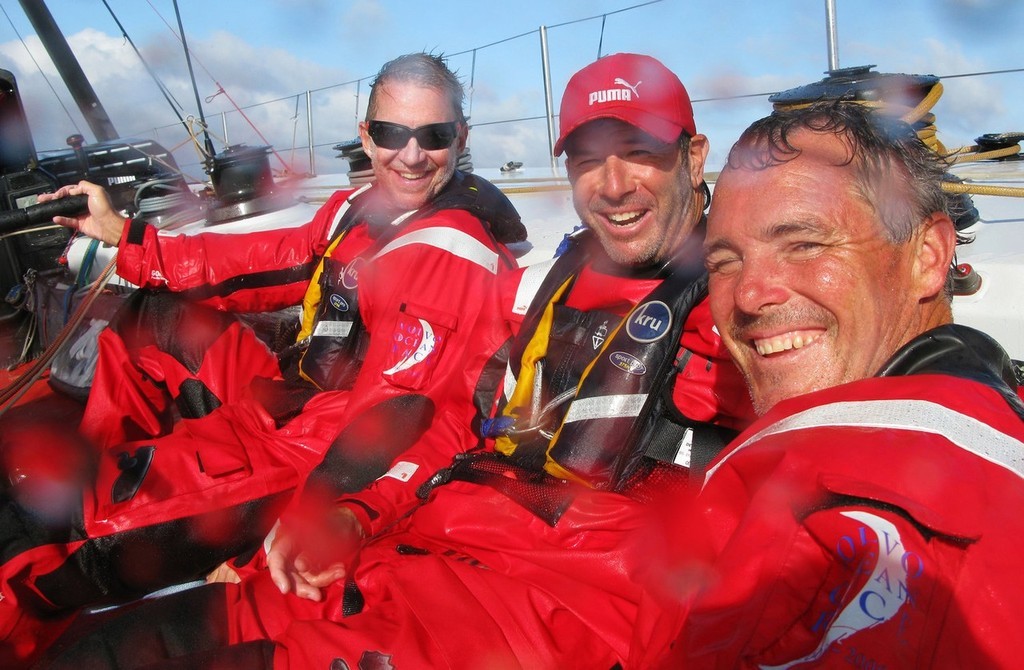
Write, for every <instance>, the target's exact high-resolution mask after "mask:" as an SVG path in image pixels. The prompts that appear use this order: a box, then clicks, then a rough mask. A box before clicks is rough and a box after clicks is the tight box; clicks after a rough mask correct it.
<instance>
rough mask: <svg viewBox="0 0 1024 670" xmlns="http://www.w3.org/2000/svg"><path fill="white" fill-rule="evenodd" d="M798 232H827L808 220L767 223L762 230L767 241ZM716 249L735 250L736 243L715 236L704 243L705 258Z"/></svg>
mask: <svg viewBox="0 0 1024 670" xmlns="http://www.w3.org/2000/svg"><path fill="white" fill-rule="evenodd" d="M800 233H814V234H815V235H816V236H819V237H827V236H828V233H827V232H826V231H825V230H824V229H823V228H822V227H821V226H820V225H817V224H815V223H814V222H812V221H810V220H803V221H802V220H796V221H783V222H780V223H774V224H771V225H769V226H768V227H767V228H766V229H765V230H764V231H763V237H764V238H765V239H767V240H769V241H771V240H777V239H781V238H784V237H788V236H790V235H796V234H800ZM718 251H736V245H735V244H733V242H731V241H730V240H728V239H725V238H721V237H720V238H717V239H714V240H712V241H711V242H709V243H706V244H705V245H704V256H705V258H706V257H707V256H708V255H710V254H712V253H715V252H718Z"/></svg>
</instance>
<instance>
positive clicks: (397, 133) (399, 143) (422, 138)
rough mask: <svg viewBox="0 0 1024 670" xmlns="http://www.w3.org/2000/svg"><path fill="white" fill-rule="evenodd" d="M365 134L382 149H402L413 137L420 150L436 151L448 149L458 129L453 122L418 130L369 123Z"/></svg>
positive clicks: (398, 125)
mask: <svg viewBox="0 0 1024 670" xmlns="http://www.w3.org/2000/svg"><path fill="white" fill-rule="evenodd" d="M366 132H368V133H369V134H370V138H371V139H373V143H374V144H376V145H377V146H378V147H381V148H383V149H402V148H404V147H405V145H406V144H408V143H409V138H410V137H415V138H416V143H417V144H419V145H420V149H423V150H424V151H437V150H438V149H447V148H448V147H450V146H451V145H452V142H454V141H455V138H456V137H457V136H458V134H459V129H458V124H457V123H456V122H455V121H448V122H446V123H431V124H428V125H425V126H420V127H419V128H410V127H408V126H403V125H401V124H398V123H391V122H390V121H370V123H369V124H368V126H367V129H366Z"/></svg>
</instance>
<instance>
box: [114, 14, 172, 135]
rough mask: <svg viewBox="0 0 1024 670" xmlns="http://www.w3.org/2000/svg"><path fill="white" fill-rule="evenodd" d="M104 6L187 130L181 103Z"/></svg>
mask: <svg viewBox="0 0 1024 670" xmlns="http://www.w3.org/2000/svg"><path fill="white" fill-rule="evenodd" d="M103 5H104V6H105V7H106V8H107V12H109V13H110V18H112V19H114V23H116V24H117V27H118V29H119V30H120V31H121V35H122V36H123V37H124V39H125V41H126V42H128V44H129V45H130V46H131V48H132V50H133V51H134V52H135V55H136V56H138V58H139V61H140V62H141V63H142V66H143V67H144V68H146V72H148V73H149V76H150V78H152V80H153V81H154V82H156V85H157V88H159V89H160V92H161V93H162V94H163V96H164V100H166V101H167V104H168V105H170V106H171V109H172V110H173V111H174V115H175V116H177V117H178V121H179V122H181V125H182V126H185V128H186V130H187V129H188V127H187V125H186V124H185V119H184V118H183V117H182V115H181V112H183V111H184V109H185V108H184V107H183V106H182V105H181V103H179V102H178V101H177V100H176V99H175V98H174V95H173V94H172V93H171V91H170V90H169V89H168V88H167V86H165V85H164V82H163V81H162V80H161V79H160V77H159V76H157V74H156V72H154V71H153V68H151V67H150V66H149V63H148V62H147V61H146V59H145V58H143V57H142V52H141V51H139V49H138V47H136V46H135V42H133V41H132V38H131V37H130V36H129V35H128V31H126V30H125V29H124V26H123V25H121V21H120V19H118V18H117V15H116V14H115V13H114V10H113V9H112V8H111V6H110V3H108V2H107V0H103Z"/></svg>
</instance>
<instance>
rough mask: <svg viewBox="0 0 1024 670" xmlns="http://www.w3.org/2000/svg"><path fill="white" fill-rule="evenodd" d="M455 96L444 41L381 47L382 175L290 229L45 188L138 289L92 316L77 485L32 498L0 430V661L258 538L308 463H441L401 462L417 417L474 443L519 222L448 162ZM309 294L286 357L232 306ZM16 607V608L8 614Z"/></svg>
mask: <svg viewBox="0 0 1024 670" xmlns="http://www.w3.org/2000/svg"><path fill="white" fill-rule="evenodd" d="M462 104H463V89H462V85H461V83H460V81H459V79H458V78H457V77H456V76H455V74H453V73H452V72H451V71H450V70H449V69H448V67H447V66H446V65H445V63H444V61H443V60H442V59H441V58H440V57H438V56H434V55H430V54H425V53H413V54H408V55H405V56H401V57H399V58H396V59H395V60H393V61H391V62H389V63H387V64H385V65H384V66H383V67H382V69H381V70H380V72H379V74H378V75H377V77H376V78H375V80H374V82H373V84H372V87H371V92H370V101H369V109H368V111H367V116H366V119H365V120H364V121H363V122H361V123H360V124H359V134H360V137H361V139H362V143H363V147H364V150H365V151H366V154H367V155H368V156H369V158H370V160H371V161H372V164H373V171H374V177H375V178H374V180H373V183H372V184H369V185H366V186H364V187H362V188H358V189H357V188H347V189H344V190H341V191H338V192H337V193H335V194H334V195H333V196H332V197H331V198H330V199H329V200H328V201H327V203H326V204H325V205H324V206H323V207H322V208H321V209H320V210H319V211H318V212H317V214H316V215H315V218H314V219H313V220H312V221H311V222H309V223H308V224H306V225H303V226H301V227H298V228H293V229H278V230H265V231H258V232H250V233H246V234H222V233H218V232H217V229H216V228H215V227H211V228H209V229H208V230H207V231H204V232H202V233H200V234H197V235H193V236H173V235H171V234H167V233H164V232H162V231H158V230H157V229H156V228H155V227H154V226H152V225H149V224H148V223H147V222H146V221H144V220H141V219H135V220H127V221H126V220H125V219H124V217H123V216H122V215H121V214H119V213H118V212H116V211H114V210H113V209H112V207H111V204H110V201H109V199H108V198H107V195H106V193H105V191H104V190H103V189H102V188H100V187H99V186H97V185H94V184H90V183H87V182H82V183H80V184H77V185H74V186H66V187H64V188H61V189H60V190H59V191H58V192H57V193H56V194H55V195H53V196H52V197H53V198H57V197H64V196H68V195H76V194H87V195H88V197H89V212H88V213H87V214H84V215H82V216H79V217H76V218H67V217H58V218H56V219H55V221H56V222H57V223H61V224H63V225H66V226H69V227H71V228H73V229H74V230H76V231H78V232H81V233H82V234H85V235H88V236H90V237H93V238H96V239H99V240H102V241H104V242H106V243H108V244H112V245H117V246H118V258H117V262H118V266H117V270H118V273H119V274H120V275H121V276H122V277H123V278H125V279H126V280H128V281H129V282H131V283H133V284H135V285H137V286H139V287H141V289H142V290H140V291H138V292H137V293H136V294H135V295H134V296H133V297H132V298H131V302H130V303H129V304H128V305H127V306H126V307H125V308H124V309H123V310H122V311H121V312H120V313H119V314H118V315H117V316H116V317H115V319H114V320H113V322H112V324H111V327H110V328H109V329H107V330H106V331H104V332H103V334H102V335H101V337H100V363H99V367H98V370H97V373H96V379H95V382H94V384H93V389H92V393H91V395H90V398H89V403H88V406H87V408H86V411H85V416H84V419H83V421H82V422H81V426H80V428H79V430H80V432H81V434H83V435H84V436H86V437H88V438H90V439H91V440H92V441H93V442H94V446H95V447H96V451H95V452H92V451H90V452H89V453H90V454H95V456H94V458H95V462H94V463H91V464H90V467H92V468H95V470H96V472H97V474H96V476H95V480H94V484H93V485H91V486H89V487H87V488H86V490H85V491H84V493H83V495H82V496H81V500H80V501H78V500H76V504H75V505H73V506H71V507H70V508H69V509H66V510H56V511H55V510H53V509H47V510H46V512H47V514H48V517H47V519H46V521H45V523H44V522H43V521H41V520H40V510H39V509H38V508H37V507H38V506H37V505H35V504H34V503H35V502H36V501H37V499H38V496H32V495H31V493H32V492H33V491H34V490H36V488H38V486H40V485H44V484H45V485H53V486H56V487H60V486H62V485H63V483H62V482H56V483H52V482H50V480H49V479H47V476H48V475H49V474H50V473H49V472H37V471H36V470H35V469H34V468H36V469H37V468H38V466H39V463H38V459H36V460H35V461H31V462H30V461H28V460H25V461H24V462H22V461H19V460H18V459H17V458H16V456H17V455H18V454H25V453H28V454H30V452H27V451H26V450H16V449H14V448H12V447H11V445H7V447H8V449H7V451H6V452H5V456H6V458H5V461H6V462H5V465H6V466H7V468H8V470H9V472H11V473H16V475H17V478H16V479H15V481H16V484H15V485H14V486H12V487H11V488H10V500H8V501H7V502H6V504H5V512H6V517H5V522H4V523H3V524H0V535H2V536H3V539H4V540H5V541H4V542H3V543H2V546H3V548H4V553H3V555H2V557H0V558H2V560H4V561H5V562H4V564H3V565H2V566H0V578H2V582H0V591H2V594H3V597H2V598H0V636H2V637H5V638H6V645H5V646H4V647H3V651H0V665H5V663H4V661H5V660H7V659H10V663H11V664H12V665H13V664H15V663H18V662H24V660H25V659H27V658H30V657H31V655H32V654H33V653H34V651H35V650H37V649H38V647H39V646H40V645H42V644H44V642H45V638H46V634H45V633H44V632H42V631H28V632H26V633H25V634H20V633H19V632H18V631H19V630H20V631H24V630H27V629H25V628H24V626H23V625H22V624H25V623H26V622H31V621H35V620H36V619H35V618H34V617H47V618H49V620H50V621H52V620H54V619H57V620H59V619H60V615H61V613H64V612H68V611H73V610H74V609H75V608H77V607H81V606H83V605H88V604H94V603H98V602H117V601H124V600H125V599H131V598H136V597H138V596H140V595H143V594H146V593H148V592H150V591H153V590H155V589H158V588H161V587H164V586H167V585H169V584H177V583H181V582H184V581H189V580H195V579H201V578H202V577H203V576H205V575H206V574H207V573H208V572H209V571H210V570H212V569H213V568H215V567H216V566H217V565H218V564H220V563H221V562H222V561H225V560H226V559H229V558H232V557H234V556H238V555H239V554H244V553H248V554H250V555H251V553H252V552H253V551H255V550H256V548H257V547H258V546H260V542H261V541H262V540H263V539H264V537H265V536H266V535H267V532H268V530H270V527H271V526H272V524H273V523H274V520H275V519H276V518H277V517H278V516H279V515H280V514H281V512H282V509H284V507H285V506H286V505H287V504H289V502H290V501H291V499H292V492H293V490H294V489H295V487H296V486H297V485H298V484H299V483H300V482H301V481H303V479H304V478H305V477H306V475H307V474H309V473H310V471H311V470H312V471H313V474H312V476H311V477H310V479H309V481H310V482H311V483H310V484H309V485H308V486H307V487H306V494H307V497H309V498H319V499H325V500H331V501H333V499H334V498H336V497H337V496H338V495H340V494H342V493H345V492H352V491H356V490H359V489H362V488H363V487H365V486H366V485H367V484H368V483H370V482H373V481H375V480H377V479H379V478H381V477H382V476H384V475H387V476H384V477H383V479H382V481H381V482H380V483H379V484H378V487H377V488H378V489H384V490H385V492H386V488H387V485H388V484H389V483H390V482H402V483H404V482H406V481H416V480H417V479H420V480H422V479H425V478H426V477H428V476H429V475H430V474H431V473H432V472H433V471H434V470H435V469H436V467H438V466H435V465H430V464H428V465H430V467H429V469H427V468H426V467H425V466H424V463H423V462H421V461H417V460H416V459H406V460H405V461H400V462H398V463H397V464H395V466H394V467H392V463H393V462H394V461H396V459H397V458H398V456H399V455H400V454H401V453H403V452H404V451H406V450H407V449H408V448H410V447H411V446H412V445H414V444H417V443H418V442H419V441H420V440H427V441H430V440H435V439H436V441H433V442H431V446H423V447H422V448H421V449H419V450H418V453H421V454H426V455H427V456H426V458H428V460H429V458H431V457H432V458H434V459H435V460H436V461H437V462H438V463H441V464H443V463H446V462H448V461H449V460H450V459H451V457H452V455H453V454H454V453H457V452H459V451H462V450H465V449H467V448H469V447H471V446H474V445H475V444H476V443H477V442H478V438H477V437H476V436H475V435H474V434H473V432H472V431H471V429H470V426H472V425H473V423H474V420H475V419H476V420H478V418H477V414H478V412H486V411H488V410H489V405H490V401H491V394H490V393H488V394H487V395H486V397H485V398H484V399H483V400H481V399H480V398H479V397H477V395H476V387H475V384H476V382H477V379H478V378H479V376H480V374H481V371H482V369H483V366H484V365H485V364H486V363H487V362H488V361H489V359H490V356H491V354H492V353H493V350H490V349H486V348H485V347H484V346H483V345H481V339H480V334H479V333H478V332H476V331H479V330H484V331H486V330H488V329H491V328H493V329H496V330H501V331H502V332H501V333H498V334H496V335H495V339H497V340H499V341H500V339H501V338H503V337H507V334H505V332H504V330H503V328H504V325H503V324H504V321H503V319H502V315H501V312H500V300H499V296H498V293H497V287H498V282H497V279H498V277H499V276H500V275H501V274H502V273H504V272H506V271H508V270H511V269H513V268H515V267H516V263H515V259H514V258H513V257H512V254H511V253H510V252H509V250H508V249H507V248H506V247H505V243H509V242H513V241H521V240H523V239H525V235H526V231H525V228H524V227H523V225H522V223H521V222H520V220H519V216H518V214H517V213H516V211H515V209H514V208H513V207H512V205H511V203H510V202H509V201H508V199H507V198H506V197H505V196H504V195H503V194H502V193H501V192H500V191H498V189H497V188H496V187H494V186H493V185H492V184H490V183H488V182H487V181H485V180H484V179H481V178H479V177H476V176H474V175H472V174H468V173H464V172H461V171H459V170H457V169H456V164H457V161H458V158H459V155H460V154H461V153H462V152H463V151H464V149H465V146H466V139H467V134H468V127H467V124H466V119H465V117H464V114H463V111H462ZM41 199H42V200H45V199H47V198H45V197H44V198H41ZM300 303H301V305H302V309H303V312H302V319H301V330H300V332H299V334H298V337H297V338H296V341H297V342H296V346H295V347H293V348H291V349H290V350H289V351H290V352H291V353H294V354H296V356H297V361H296V360H294V359H284V360H282V361H279V360H278V357H277V356H276V355H275V354H274V353H272V352H271V351H269V349H268V348H267V346H266V345H264V344H263V342H262V341H261V340H260V339H259V338H258V337H257V336H256V335H255V334H254V332H253V331H252V330H251V329H249V328H248V327H246V326H244V325H243V324H242V322H241V321H240V320H239V319H238V318H236V317H235V316H234V315H233V314H231V312H255V311H273V310H277V309H281V308H284V307H287V306H293V305H297V304H300ZM179 417H180V418H183V419H187V420H181V421H177V420H176V419H177V418H179ZM428 428H430V429H431V431H430V433H429V436H426V435H427V429H428ZM425 436H426V437H425ZM435 436H436V437H435ZM67 444H69V445H70V444H71V442H70V441H68V442H67ZM434 449H437V450H440V454H433V455H432V451H433V450H434ZM417 472H418V474H417ZM75 483H77V482H75ZM61 490H63V489H61ZM382 495H383V494H382ZM72 497H73V496H72ZM51 498H52V496H51ZM50 502H51V507H52V500H51V501H50ZM335 522H336V523H339V524H342V523H347V524H348V525H349V527H352V528H355V527H356V525H357V524H356V520H355V518H354V517H353V516H346V517H339V518H338V519H335ZM283 534H284V535H287V532H285V533H283ZM236 567H237V566H236ZM8 620H10V621H12V622H13V621H20V623H19V624H18V628H16V629H15V630H14V631H13V632H10V633H8V631H7V629H6V627H5V625H4V624H5V622H6V621H8ZM40 626H41V627H42V628H46V622H41V623H40ZM47 630H50V629H49V628H47ZM8 651H9V652H10V654H9V655H7V652H8Z"/></svg>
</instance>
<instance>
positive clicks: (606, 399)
mask: <svg viewBox="0 0 1024 670" xmlns="http://www.w3.org/2000/svg"><path fill="white" fill-rule="evenodd" d="M647 396H648V394H647V393H629V394H624V395H605V396H598V397H596V398H577V399H576V400H574V401H573V403H572V404H571V405H569V411H568V412H566V414H565V421H563V423H574V422H576V421H585V420H588V419H617V418H619V417H623V416H638V415H639V414H640V410H642V409H643V408H644V403H645V402H647Z"/></svg>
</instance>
